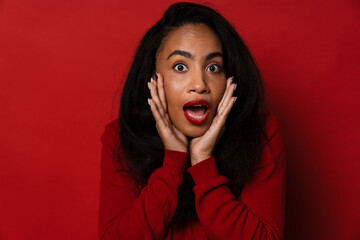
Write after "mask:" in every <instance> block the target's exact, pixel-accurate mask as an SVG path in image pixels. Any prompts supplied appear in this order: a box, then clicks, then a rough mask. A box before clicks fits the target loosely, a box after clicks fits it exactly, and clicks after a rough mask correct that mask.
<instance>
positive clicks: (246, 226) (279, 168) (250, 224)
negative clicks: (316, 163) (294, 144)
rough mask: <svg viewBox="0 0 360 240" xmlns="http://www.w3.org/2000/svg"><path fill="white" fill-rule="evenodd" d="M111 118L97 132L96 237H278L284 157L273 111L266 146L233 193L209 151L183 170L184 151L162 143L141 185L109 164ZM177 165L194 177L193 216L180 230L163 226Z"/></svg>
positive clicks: (173, 200)
mask: <svg viewBox="0 0 360 240" xmlns="http://www.w3.org/2000/svg"><path fill="white" fill-rule="evenodd" d="M117 128H118V123H117V120H116V121H113V122H112V123H110V124H108V125H107V126H106V127H105V133H104V134H103V136H102V144H103V149H102V155H101V191H100V212H99V238H100V239H226V240H230V239H282V238H283V226H284V213H285V211H284V210H285V209H284V208H285V158H284V154H283V150H282V147H281V146H282V145H281V137H280V134H279V132H278V124H277V121H276V119H275V117H270V118H269V119H268V121H267V124H266V132H267V135H268V137H269V138H270V139H271V140H270V146H266V147H264V149H263V153H262V161H261V162H260V164H259V166H257V168H256V169H257V170H256V171H255V173H254V175H253V176H252V177H251V178H250V179H249V180H248V181H247V183H246V185H245V186H244V188H243V190H242V192H241V194H240V196H234V194H233V193H232V192H231V191H230V188H229V185H228V184H229V179H228V178H227V177H225V176H222V175H220V174H219V173H218V170H217V167H216V164H215V160H214V157H210V158H209V159H206V160H204V161H203V162H200V163H198V164H196V165H194V166H192V167H190V168H188V169H187V170H186V163H187V161H188V153H183V152H176V151H169V150H166V149H165V156H164V161H163V166H162V167H160V168H158V169H156V170H155V171H154V172H153V173H152V174H151V176H150V178H149V181H148V184H147V185H146V186H145V187H144V188H141V187H139V184H138V183H137V182H136V181H135V180H134V179H132V177H131V176H130V175H129V173H128V172H127V170H126V169H120V171H119V170H115V168H114V165H113V151H114V146H115V142H116V141H117V139H118V137H117V136H116V133H117ZM183 171H188V172H189V173H190V174H191V175H192V177H193V179H194V182H195V186H194V188H193V191H194V192H195V207H196V212H197V214H198V218H199V221H198V222H194V223H191V224H188V226H187V228H186V229H184V230H182V231H176V230H175V229H172V228H171V227H169V224H170V222H171V219H172V217H173V216H174V213H175V210H176V206H177V200H178V196H177V194H178V192H177V188H178V186H179V185H180V184H181V182H182V174H183Z"/></svg>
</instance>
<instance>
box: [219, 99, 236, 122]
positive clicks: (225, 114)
mask: <svg viewBox="0 0 360 240" xmlns="http://www.w3.org/2000/svg"><path fill="white" fill-rule="evenodd" d="M236 99H237V97H231V98H230V99H229V101H228V103H227V104H226V105H225V106H224V109H223V111H222V112H221V113H220V114H219V115H218V120H217V124H219V125H221V126H222V125H224V124H225V121H226V118H227V117H228V115H229V113H230V111H231V109H232V107H233V106H234V103H235V101H236Z"/></svg>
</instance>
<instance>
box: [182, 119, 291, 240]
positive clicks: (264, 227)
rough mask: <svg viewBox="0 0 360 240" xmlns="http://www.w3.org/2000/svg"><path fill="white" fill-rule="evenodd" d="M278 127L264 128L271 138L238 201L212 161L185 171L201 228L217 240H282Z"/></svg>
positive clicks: (282, 193)
mask: <svg viewBox="0 0 360 240" xmlns="http://www.w3.org/2000/svg"><path fill="white" fill-rule="evenodd" d="M277 130H278V125H277V123H276V121H275V119H274V118H273V117H272V118H271V119H270V120H269V122H268V124H267V134H268V136H269V137H270V138H271V140H270V147H269V146H265V148H264V150H263V155H262V162H261V163H260V165H259V167H258V168H257V169H258V170H257V171H256V172H255V173H254V175H253V176H252V177H251V178H250V179H249V180H248V181H247V183H246V185H245V186H244V189H243V191H242V193H241V195H240V197H239V198H236V197H235V196H234V195H233V193H232V192H231V191H230V188H229V179H228V178H226V177H224V176H222V175H220V174H219V173H218V171H217V168H216V164H215V161H214V158H213V157H210V158H209V159H207V160H205V161H202V162H200V163H198V164H196V165H194V166H192V167H191V168H189V169H188V171H189V172H190V174H191V175H192V177H193V179H194V181H195V187H194V189H193V190H194V192H195V206H196V210H197V213H198V216H199V219H200V222H201V224H202V225H203V226H204V228H206V229H207V230H208V231H210V232H212V233H213V234H214V235H215V236H216V237H217V238H219V239H227V240H228V239H282V238H283V226H284V213H285V158H284V154H283V149H282V142H281V136H280V134H279V133H278V131H277Z"/></svg>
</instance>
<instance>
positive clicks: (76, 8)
mask: <svg viewBox="0 0 360 240" xmlns="http://www.w3.org/2000/svg"><path fill="white" fill-rule="evenodd" d="M170 2H172V1H170ZM170 2H169V1H161V0H156V1H145V0H144V1H138V0H137V1H113V0H102V1H95V0H90V1H80V0H76V1H45V0H32V1H24V0H12V1H10V0H3V1H0V83H1V85H0V103H1V111H0V123H1V124H0V133H1V134H0V191H1V197H0V239H3V240H8V239H9V240H10V239H12V240H13V239H96V236H97V215H98V201H99V176H100V174H99V166H100V165H99V164H100V151H101V144H100V136H101V134H102V132H103V130H104V125H105V124H106V123H107V122H109V121H110V120H112V119H114V118H116V117H117V106H118V101H119V92H118V91H119V90H120V88H121V84H122V81H123V79H124V76H125V74H126V69H127V68H128V67H129V63H130V61H131V57H132V55H133V51H134V48H135V46H136V43H137V42H138V40H139V39H140V38H141V36H142V35H143V34H144V33H145V31H146V30H147V29H148V28H149V27H150V26H151V25H152V24H154V23H155V22H156V20H157V19H159V18H160V16H161V14H162V13H163V11H164V10H165V9H166V7H167V6H168V5H169V3H170ZM209 2H210V3H211V4H212V5H213V6H214V7H215V8H216V9H218V10H219V11H220V12H221V13H223V14H224V15H225V16H226V17H227V18H228V19H230V21H231V22H233V23H234V24H235V25H236V27H237V30H238V32H239V33H240V34H241V35H242V36H243V37H244V39H245V40H246V42H247V43H248V45H249V47H250V49H251V50H252V52H253V53H254V56H255V58H256V60H257V62H258V63H259V66H260V69H261V70H262V72H263V74H264V78H265V81H266V84H267V86H268V92H269V98H270V102H271V104H272V108H273V110H274V112H276V113H277V114H278V115H279V116H280V120H281V122H282V123H283V126H284V130H285V136H286V145H287V149H288V155H289V158H288V182H287V184H288V194H287V195H288V209H287V224H286V234H287V236H288V239H360V227H359V226H360V204H359V202H360V177H359V169H360V161H359V160H360V156H359V155H360V154H359V142H360V140H359V139H360V125H359V121H360V108H359V100H358V96H359V94H360V83H359V81H358V80H359V73H360V71H359V58H360V34H359V29H360V27H359V26H360V3H359V1H355V0H352V1H351V0H346V1H341V0H338V1H335V0H328V1H319V0H312V1H286V0H279V1H265V0H257V1H250V0H244V1H235V0H233V1H231V0H227V1H221V2H220V1H219V2H215V1H209Z"/></svg>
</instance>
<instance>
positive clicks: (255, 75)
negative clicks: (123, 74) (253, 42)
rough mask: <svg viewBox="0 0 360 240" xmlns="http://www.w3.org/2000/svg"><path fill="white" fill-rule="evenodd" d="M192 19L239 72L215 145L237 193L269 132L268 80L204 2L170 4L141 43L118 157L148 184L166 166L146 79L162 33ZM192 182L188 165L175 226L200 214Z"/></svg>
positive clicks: (229, 72) (228, 67)
mask: <svg viewBox="0 0 360 240" xmlns="http://www.w3.org/2000/svg"><path fill="white" fill-rule="evenodd" d="M187 24H205V25H206V26H208V27H209V28H210V29H212V30H213V31H214V32H215V33H216V34H217V36H218V38H219V39H220V41H221V44H222V48H223V59H224V69H225V74H226V77H227V78H228V77H230V76H234V82H235V83H236V84H237V85H238V87H237V90H236V91H235V93H234V95H235V96H237V101H236V103H235V105H234V106H233V108H232V110H231V112H230V114H229V116H228V118H227V121H226V131H225V132H224V134H223V135H222V137H221V139H220V140H219V142H218V144H217V146H216V148H215V151H214V155H215V161H216V165H217V168H218V170H219V173H220V174H222V175H224V176H226V177H228V178H229V179H230V181H231V185H230V188H231V190H232V192H233V193H234V194H235V195H236V196H238V195H239V194H240V192H241V190H242V187H243V185H244V182H245V180H246V179H247V178H248V177H249V176H250V175H251V173H252V171H253V168H254V166H255V165H256V163H257V162H258V161H259V159H260V154H261V149H262V147H263V146H262V144H263V143H264V141H263V140H264V139H265V138H266V136H265V135H264V131H263V128H264V122H265V117H266V110H265V101H264V99H265V97H264V87H263V81H262V77H261V74H260V72H259V70H258V68H257V66H256V64H255V62H254V59H253V58H252V56H251V54H250V52H249V50H248V49H247V47H246V45H245V44H244V42H243V40H242V39H241V38H240V36H239V35H238V33H237V32H236V31H235V29H234V28H233V27H232V26H231V24H230V23H229V22H228V21H227V20H226V19H225V18H224V17H223V16H222V15H220V14H219V13H217V12H216V11H214V10H213V9H212V8H209V7H207V6H204V5H199V4H194V3H186V2H180V3H175V4H173V5H171V6H170V7H169V8H168V9H167V10H166V12H165V13H164V15H163V17H162V18H161V19H160V20H159V21H158V22H157V23H156V24H155V25H154V26H153V27H151V28H150V29H149V30H148V31H147V33H146V34H145V36H144V37H143V38H142V40H141V42H140V43H139V45H138V47H137V50H136V52H135V56H134V59H133V62H132V65H131V67H130V70H129V72H128V75H127V78H126V82H125V85H124V88H123V93H122V97H121V103H120V118H119V121H120V130H119V131H120V132H119V143H120V144H119V146H118V150H119V151H121V152H123V153H124V154H125V157H126V161H125V162H124V160H123V159H121V158H120V157H119V156H120V155H117V156H118V157H117V158H116V160H117V162H116V163H120V164H125V165H126V167H127V168H128V169H129V170H130V172H131V174H132V175H133V177H134V178H135V179H137V180H138V182H139V184H141V185H143V186H144V185H146V183H147V180H148V179H149V177H150V175H151V173H152V172H153V171H154V170H155V169H157V168H159V167H161V165H162V161H163V157H164V146H163V143H162V141H161V139H160V137H159V135H158V132H157V130H156V127H155V120H154V117H153V115H152V113H151V110H150V107H149V105H148V103H147V99H148V98H150V93H149V89H148V87H147V82H148V81H149V79H150V77H151V76H153V75H154V73H155V66H156V56H157V53H158V50H159V48H160V46H161V44H162V41H163V39H164V38H165V37H166V36H167V35H168V34H169V33H170V32H171V31H173V30H174V29H176V28H178V27H181V26H184V25H187ZM189 164H190V162H189ZM189 166H190V165H189ZM193 186H194V182H193V180H192V178H191V175H190V174H189V173H187V172H186V171H185V173H184V180H183V183H182V184H181V186H180V187H179V190H178V191H179V195H178V207H177V210H176V213H175V216H174V218H173V221H172V224H173V226H175V227H180V226H183V225H184V224H186V223H187V222H189V221H191V220H194V219H196V218H197V215H196V211H195V206H194V199H195V196H194V193H193V191H192V187H193Z"/></svg>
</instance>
